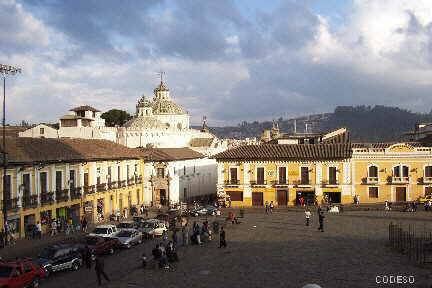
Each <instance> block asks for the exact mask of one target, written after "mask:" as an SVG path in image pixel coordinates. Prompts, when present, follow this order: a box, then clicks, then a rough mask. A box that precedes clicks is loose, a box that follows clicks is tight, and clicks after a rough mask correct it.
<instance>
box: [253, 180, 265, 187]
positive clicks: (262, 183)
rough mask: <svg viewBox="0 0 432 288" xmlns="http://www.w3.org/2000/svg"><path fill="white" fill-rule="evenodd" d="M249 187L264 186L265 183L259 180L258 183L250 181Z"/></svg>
mask: <svg viewBox="0 0 432 288" xmlns="http://www.w3.org/2000/svg"><path fill="white" fill-rule="evenodd" d="M250 185H251V186H255V187H260V186H266V185H267V181H265V180H260V181H255V180H251V181H250Z"/></svg>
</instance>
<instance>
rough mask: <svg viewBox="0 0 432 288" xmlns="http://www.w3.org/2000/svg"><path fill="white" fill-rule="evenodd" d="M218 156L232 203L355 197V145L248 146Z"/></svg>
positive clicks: (223, 189) (221, 183)
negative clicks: (353, 157)
mask: <svg viewBox="0 0 432 288" xmlns="http://www.w3.org/2000/svg"><path fill="white" fill-rule="evenodd" d="M215 158H216V160H217V162H218V195H229V196H230V199H231V204H232V206H263V205H264V204H265V202H268V203H270V202H271V201H273V203H274V204H275V205H279V206H286V205H295V204H296V203H298V202H299V201H300V199H301V198H303V199H304V200H305V202H309V203H314V202H316V201H317V202H321V201H322V200H323V199H324V198H325V199H331V201H332V202H347V201H352V199H353V195H352V191H351V189H352V185H351V163H350V159H351V146H350V144H346V143H339V144H313V145H312V144H289V145H285V144H263V145H247V146H241V147H238V148H234V149H230V150H227V151H225V152H222V153H219V154H217V155H216V156H215Z"/></svg>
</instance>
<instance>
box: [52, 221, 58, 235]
mask: <svg viewBox="0 0 432 288" xmlns="http://www.w3.org/2000/svg"><path fill="white" fill-rule="evenodd" d="M54 235H57V221H56V220H55V219H53V220H52V222H51V236H54Z"/></svg>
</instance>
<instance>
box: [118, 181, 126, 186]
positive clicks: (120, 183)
mask: <svg viewBox="0 0 432 288" xmlns="http://www.w3.org/2000/svg"><path fill="white" fill-rule="evenodd" d="M122 187H126V180H122V181H119V182H118V188H122Z"/></svg>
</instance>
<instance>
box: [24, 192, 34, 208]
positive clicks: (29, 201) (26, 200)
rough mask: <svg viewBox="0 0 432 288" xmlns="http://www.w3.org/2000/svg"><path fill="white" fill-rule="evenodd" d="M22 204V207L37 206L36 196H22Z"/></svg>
mask: <svg viewBox="0 0 432 288" xmlns="http://www.w3.org/2000/svg"><path fill="white" fill-rule="evenodd" d="M22 204H23V205H22V206H23V207H24V209H29V208H35V207H37V206H38V196H37V195H30V196H25V197H23V198H22Z"/></svg>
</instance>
